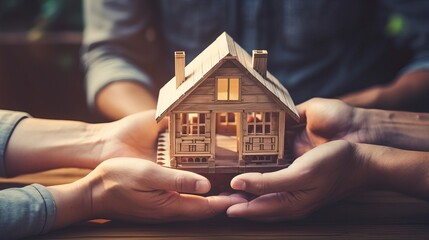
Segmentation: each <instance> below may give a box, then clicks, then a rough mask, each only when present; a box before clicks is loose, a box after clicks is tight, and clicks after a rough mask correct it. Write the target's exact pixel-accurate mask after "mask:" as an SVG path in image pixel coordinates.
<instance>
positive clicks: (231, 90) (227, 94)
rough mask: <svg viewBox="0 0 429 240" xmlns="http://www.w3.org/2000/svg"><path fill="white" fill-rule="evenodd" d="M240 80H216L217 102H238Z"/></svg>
mask: <svg viewBox="0 0 429 240" xmlns="http://www.w3.org/2000/svg"><path fill="white" fill-rule="evenodd" d="M239 93H240V80H239V79H238V78H218V79H217V100H219V101H238V100H239V97H240V94H239Z"/></svg>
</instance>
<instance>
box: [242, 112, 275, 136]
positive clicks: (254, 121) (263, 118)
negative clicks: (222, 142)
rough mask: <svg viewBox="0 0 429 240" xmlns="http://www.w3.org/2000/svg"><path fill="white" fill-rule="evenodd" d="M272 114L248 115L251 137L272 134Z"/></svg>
mask: <svg viewBox="0 0 429 240" xmlns="http://www.w3.org/2000/svg"><path fill="white" fill-rule="evenodd" d="M271 120H272V113H271V112H249V113H247V133H248V134H249V135H264V134H267V135H268V134H271V129H272V128H271V125H272V121H271Z"/></svg>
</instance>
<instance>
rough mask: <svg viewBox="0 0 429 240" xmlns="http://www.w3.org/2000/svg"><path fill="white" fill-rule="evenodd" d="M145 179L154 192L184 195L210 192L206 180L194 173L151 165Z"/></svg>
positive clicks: (208, 183)
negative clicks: (172, 192) (164, 191)
mask: <svg viewBox="0 0 429 240" xmlns="http://www.w3.org/2000/svg"><path fill="white" fill-rule="evenodd" d="M146 172H147V174H148V175H149V176H147V177H146V179H148V181H149V183H148V184H147V186H150V187H151V188H152V189H154V190H170V191H177V192H182V193H183V192H184V193H200V194H201V193H206V192H208V191H209V190H210V188H211V186H210V182H209V180H207V178H205V177H203V176H201V175H198V174H196V173H192V172H188V171H181V170H176V169H171V168H166V167H161V166H159V165H157V164H153V165H152V167H151V168H150V170H149V171H146Z"/></svg>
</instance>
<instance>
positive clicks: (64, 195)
mask: <svg viewBox="0 0 429 240" xmlns="http://www.w3.org/2000/svg"><path fill="white" fill-rule="evenodd" d="M90 175H91V173H90ZM89 178H90V177H88V176H86V177H85V178H83V179H80V180H78V181H76V182H73V183H70V184H64V185H57V186H51V187H48V190H49V191H50V192H51V194H52V196H53V198H54V200H55V206H56V216H55V220H54V222H53V225H52V229H53V230H54V229H58V228H62V227H65V226H68V225H70V224H73V223H76V222H81V221H85V220H88V219H91V218H93V216H92V197H91V187H92V186H91V183H90V182H89Z"/></svg>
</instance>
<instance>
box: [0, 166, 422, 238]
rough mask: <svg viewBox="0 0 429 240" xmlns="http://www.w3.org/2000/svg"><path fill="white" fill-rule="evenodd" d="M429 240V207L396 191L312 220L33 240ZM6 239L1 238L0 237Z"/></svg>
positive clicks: (72, 231) (19, 181)
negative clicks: (316, 239) (317, 239)
mask: <svg viewBox="0 0 429 240" xmlns="http://www.w3.org/2000/svg"><path fill="white" fill-rule="evenodd" d="M87 173H88V171H87V170H81V169H59V170H54V171H48V172H44V173H39V174H32V175H24V176H20V177H17V178H11V179H0V188H7V187H12V186H22V185H26V184H29V183H34V182H37V183H40V184H44V185H52V184H61V183H68V182H71V181H74V180H76V179H77V178H80V177H82V176H84V175H85V174H87ZM172 238H174V239H314V238H319V239H361V238H365V239H429V203H428V202H426V201H422V200H419V199H414V198H410V197H405V196H402V195H399V194H396V193H392V192H367V193H363V194H359V195H356V196H353V197H350V198H349V199H346V200H344V201H341V202H339V203H336V204H333V205H331V206H328V207H325V208H323V209H321V210H319V211H318V212H316V213H315V214H313V215H312V216H310V217H308V218H307V219H304V220H300V221H290V222H285V221H283V222H274V223H273V222H271V223H270V222H251V221H246V220H240V219H229V218H226V217H225V216H219V217H217V218H214V219H209V220H205V221H197V222H180V223H168V224H154V225H151V224H144V225H135V224H129V223H122V222H116V221H107V220H93V221H89V222H84V223H79V224H75V225H73V226H70V227H68V228H65V229H61V230H59V231H55V232H51V233H48V234H46V235H43V236H38V237H36V238H34V239H172ZM0 239H1V236H0Z"/></svg>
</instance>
